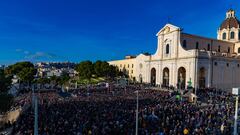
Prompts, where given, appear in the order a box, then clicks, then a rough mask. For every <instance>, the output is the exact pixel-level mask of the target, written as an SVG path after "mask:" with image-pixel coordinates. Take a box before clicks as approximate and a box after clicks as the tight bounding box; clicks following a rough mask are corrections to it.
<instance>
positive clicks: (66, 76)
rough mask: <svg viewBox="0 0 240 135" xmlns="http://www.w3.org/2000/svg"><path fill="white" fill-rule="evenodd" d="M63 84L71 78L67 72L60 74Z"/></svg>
mask: <svg viewBox="0 0 240 135" xmlns="http://www.w3.org/2000/svg"><path fill="white" fill-rule="evenodd" d="M60 80H61V84H62V85H64V84H66V83H67V82H68V81H69V80H70V76H69V74H68V73H67V72H62V74H61V76H60Z"/></svg>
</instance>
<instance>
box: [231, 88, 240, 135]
mask: <svg viewBox="0 0 240 135" xmlns="http://www.w3.org/2000/svg"><path fill="white" fill-rule="evenodd" d="M232 94H233V95H235V97H236V102H235V115H234V131H233V135H237V134H238V131H237V120H238V95H239V94H240V89H239V88H233V89H232Z"/></svg>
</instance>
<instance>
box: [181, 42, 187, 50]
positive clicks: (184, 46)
mask: <svg viewBox="0 0 240 135" xmlns="http://www.w3.org/2000/svg"><path fill="white" fill-rule="evenodd" d="M182 46H183V48H186V47H187V41H186V40H183V45H182Z"/></svg>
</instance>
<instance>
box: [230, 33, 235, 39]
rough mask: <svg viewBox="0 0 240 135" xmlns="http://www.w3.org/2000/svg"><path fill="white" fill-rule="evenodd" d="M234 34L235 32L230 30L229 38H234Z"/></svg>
mask: <svg viewBox="0 0 240 135" xmlns="http://www.w3.org/2000/svg"><path fill="white" fill-rule="evenodd" d="M234 36H235V33H234V32H233V31H232V32H231V36H230V38H231V39H234Z"/></svg>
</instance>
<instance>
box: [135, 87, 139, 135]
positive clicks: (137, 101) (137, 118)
mask: <svg viewBox="0 0 240 135" xmlns="http://www.w3.org/2000/svg"><path fill="white" fill-rule="evenodd" d="M138 92H139V91H138V90H137V91H135V92H134V93H136V94H137V109H136V129H135V130H136V135H138V104H139V103H138Z"/></svg>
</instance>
